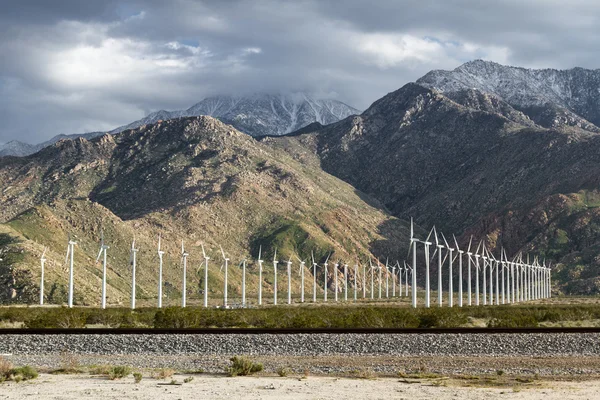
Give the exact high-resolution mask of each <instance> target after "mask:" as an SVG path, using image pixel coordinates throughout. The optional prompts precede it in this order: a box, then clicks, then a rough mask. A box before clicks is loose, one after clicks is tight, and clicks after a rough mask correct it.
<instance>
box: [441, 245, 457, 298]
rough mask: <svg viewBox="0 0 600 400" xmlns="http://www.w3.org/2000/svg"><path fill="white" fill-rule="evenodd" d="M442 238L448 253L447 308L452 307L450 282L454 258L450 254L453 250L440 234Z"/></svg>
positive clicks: (452, 278)
mask: <svg viewBox="0 0 600 400" xmlns="http://www.w3.org/2000/svg"><path fill="white" fill-rule="evenodd" d="M442 238H443V239H444V243H445V244H446V249H447V250H448V253H447V254H446V255H447V256H448V307H453V306H454V287H453V286H452V281H453V280H454V277H453V276H452V263H453V262H454V258H453V257H452V253H453V252H454V250H455V249H453V248H452V247H450V245H449V244H448V241H447V240H446V236H444V234H443V233H442Z"/></svg>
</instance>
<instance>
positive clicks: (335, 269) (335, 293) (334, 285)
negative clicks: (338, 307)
mask: <svg viewBox="0 0 600 400" xmlns="http://www.w3.org/2000/svg"><path fill="white" fill-rule="evenodd" d="M339 266H340V261H339V260H338V262H336V263H335V264H333V282H334V283H333V287H334V291H333V293H334V295H333V296H334V300H335V302H336V303H337V301H338V267H339Z"/></svg>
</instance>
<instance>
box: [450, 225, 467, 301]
mask: <svg viewBox="0 0 600 400" xmlns="http://www.w3.org/2000/svg"><path fill="white" fill-rule="evenodd" d="M452 237H453V238H454V245H455V246H456V250H457V251H458V306H459V307H462V306H463V254H464V253H465V252H464V250H461V249H460V247H458V241H457V240H456V236H454V235H452Z"/></svg>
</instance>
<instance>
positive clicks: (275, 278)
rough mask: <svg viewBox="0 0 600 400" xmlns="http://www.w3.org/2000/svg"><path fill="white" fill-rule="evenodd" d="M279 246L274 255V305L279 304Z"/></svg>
mask: <svg viewBox="0 0 600 400" xmlns="http://www.w3.org/2000/svg"><path fill="white" fill-rule="evenodd" d="M277 264H279V261H277V247H276V248H275V254H274V255H273V305H277Z"/></svg>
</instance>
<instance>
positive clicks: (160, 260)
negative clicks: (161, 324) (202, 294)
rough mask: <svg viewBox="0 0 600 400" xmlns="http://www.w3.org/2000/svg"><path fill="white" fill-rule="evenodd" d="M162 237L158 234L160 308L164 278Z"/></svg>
mask: <svg viewBox="0 0 600 400" xmlns="http://www.w3.org/2000/svg"><path fill="white" fill-rule="evenodd" d="M160 242H161V237H160V235H158V308H162V297H163V295H162V280H163V279H162V278H163V254H165V252H164V251H162V250H161V249H160Z"/></svg>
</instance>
